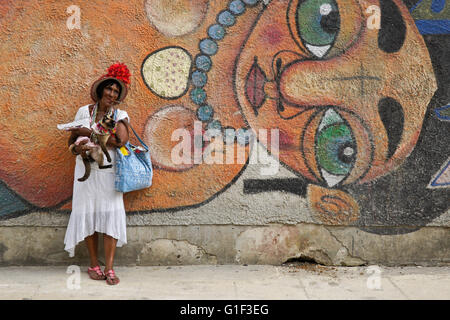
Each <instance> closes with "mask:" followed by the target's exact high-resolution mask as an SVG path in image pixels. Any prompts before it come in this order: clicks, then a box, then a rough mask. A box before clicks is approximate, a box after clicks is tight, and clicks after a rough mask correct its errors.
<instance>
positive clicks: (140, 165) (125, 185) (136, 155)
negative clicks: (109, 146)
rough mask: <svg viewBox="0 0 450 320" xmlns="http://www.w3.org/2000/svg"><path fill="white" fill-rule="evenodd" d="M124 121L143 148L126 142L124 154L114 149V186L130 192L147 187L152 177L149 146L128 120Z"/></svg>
mask: <svg viewBox="0 0 450 320" xmlns="http://www.w3.org/2000/svg"><path fill="white" fill-rule="evenodd" d="M115 116H116V114H114V118H115ZM126 123H127V124H128V126H129V127H130V128H131V130H132V131H133V133H134V135H135V136H136V138H138V140H139V142H140V143H141V144H142V146H143V148H142V147H139V146H135V145H132V144H131V143H130V142H127V143H126V144H125V146H124V148H125V149H126V152H124V153H125V154H124V153H122V151H121V150H120V149H119V148H117V149H116V153H117V156H116V177H115V181H114V187H115V189H116V191H119V192H130V191H135V190H140V189H145V188H148V187H150V186H151V185H152V179H153V168H152V161H151V159H150V151H149V148H148V147H147V145H146V144H145V143H144V142H143V141H142V140H141V138H140V137H139V136H138V135H137V133H136V131H134V129H133V127H132V126H131V124H129V123H128V121H127V122H126ZM121 149H122V148H121ZM122 150H123V149H122ZM126 153H128V154H126Z"/></svg>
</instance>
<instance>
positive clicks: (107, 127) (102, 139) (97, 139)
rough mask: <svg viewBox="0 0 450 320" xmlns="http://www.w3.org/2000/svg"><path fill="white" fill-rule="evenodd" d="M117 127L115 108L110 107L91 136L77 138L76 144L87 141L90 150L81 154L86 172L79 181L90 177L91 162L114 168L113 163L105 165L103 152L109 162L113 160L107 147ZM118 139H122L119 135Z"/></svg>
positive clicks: (100, 166) (104, 167)
mask: <svg viewBox="0 0 450 320" xmlns="http://www.w3.org/2000/svg"><path fill="white" fill-rule="evenodd" d="M115 128H116V121H115V120H114V109H113V108H110V109H109V110H108V111H107V112H106V113H105V115H104V116H103V118H102V119H101V120H100V121H99V122H97V123H96V124H95V125H94V126H93V128H92V129H93V133H92V135H91V138H88V137H85V136H80V137H78V138H77V140H76V141H75V145H79V144H80V143H81V142H82V141H87V142H86V144H85V145H86V146H88V147H89V150H88V151H87V152H86V153H82V154H81V157H82V159H83V163H84V167H85V173H84V175H83V176H82V177H81V178H79V179H78V181H80V182H83V181H86V180H87V179H88V178H89V176H90V173H91V162H94V161H95V162H97V163H98V167H99V168H100V169H107V168H112V164H109V165H104V157H103V154H105V156H106V159H107V160H108V162H111V156H110V154H109V152H108V149H107V148H106V142H107V141H108V139H109V137H110V136H111V134H112V133H113V132H114V131H115ZM91 139H92V140H91ZM116 140H117V141H118V142H119V143H120V141H119V140H120V139H119V138H118V137H117V136H116Z"/></svg>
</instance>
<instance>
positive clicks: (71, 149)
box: [69, 143, 79, 156]
mask: <svg viewBox="0 0 450 320" xmlns="http://www.w3.org/2000/svg"><path fill="white" fill-rule="evenodd" d="M69 151H70V152H72V154H73V155H75V156H77V155H79V153H77V152H76V151H75V143H72V144H71V145H70V146H69Z"/></svg>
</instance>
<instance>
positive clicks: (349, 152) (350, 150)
mask: <svg viewBox="0 0 450 320" xmlns="http://www.w3.org/2000/svg"><path fill="white" fill-rule="evenodd" d="M354 152H355V150H353V148H352V147H347V148H345V149H344V155H345V156H347V157H350V156H351V155H353V153H354Z"/></svg>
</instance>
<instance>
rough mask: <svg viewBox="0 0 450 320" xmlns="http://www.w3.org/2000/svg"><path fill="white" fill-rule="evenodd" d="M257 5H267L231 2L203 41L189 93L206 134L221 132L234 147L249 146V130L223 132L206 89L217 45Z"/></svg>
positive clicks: (255, 0) (247, 0) (254, 1)
mask: <svg viewBox="0 0 450 320" xmlns="http://www.w3.org/2000/svg"><path fill="white" fill-rule="evenodd" d="M258 2H263V3H264V4H265V5H267V3H268V2H269V1H267V0H232V1H230V2H229V4H228V8H227V9H226V10H223V11H221V12H220V13H219V14H218V15H217V18H216V21H217V23H215V24H212V25H211V26H210V27H209V28H208V37H207V38H205V39H202V40H200V43H199V48H200V53H199V54H198V55H197V56H196V58H195V67H194V68H195V69H194V71H193V72H192V74H191V81H192V84H193V86H194V88H193V89H192V90H191V92H190V98H191V101H192V102H193V103H194V104H196V105H198V108H197V118H198V119H199V120H200V121H202V122H203V123H206V129H207V130H214V131H215V132H221V133H222V134H223V139H224V142H225V143H226V144H232V143H234V141H235V140H237V142H238V143H239V144H240V145H243V146H245V145H247V144H248V143H249V141H250V129H249V128H239V129H238V130H236V129H235V128H231V127H227V128H223V127H222V124H221V122H220V121H219V120H217V119H213V115H214V107H213V106H212V105H211V104H209V103H208V101H207V94H206V91H205V89H204V88H203V87H204V86H205V85H206V83H207V82H208V76H207V74H208V72H209V71H210V70H211V67H212V60H211V57H212V56H213V55H215V54H216V53H217V51H218V50H219V46H218V44H217V43H218V42H219V41H221V40H222V39H223V38H224V37H225V35H226V28H228V27H231V26H233V25H234V24H235V23H236V18H237V17H238V16H240V15H241V14H243V13H244V11H245V8H246V7H253V6H255V5H256V4H258Z"/></svg>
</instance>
